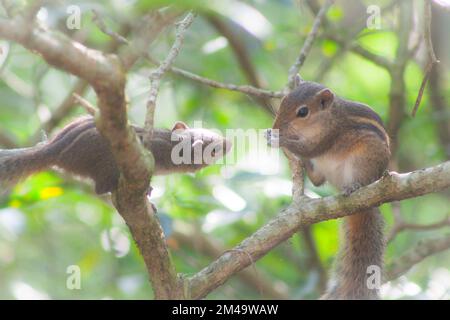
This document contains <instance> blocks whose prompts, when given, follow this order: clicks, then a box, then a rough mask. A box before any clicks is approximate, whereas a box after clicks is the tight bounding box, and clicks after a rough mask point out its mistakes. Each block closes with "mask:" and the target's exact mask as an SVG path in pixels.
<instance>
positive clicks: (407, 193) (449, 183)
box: [189, 161, 450, 299]
mask: <svg viewBox="0 0 450 320" xmlns="http://www.w3.org/2000/svg"><path fill="white" fill-rule="evenodd" d="M448 187H450V161H448V162H445V163H442V164H440V165H437V166H434V167H430V168H426V169H421V170H417V171H413V172H409V173H404V174H395V173H392V174H391V175H389V176H385V177H384V178H382V179H380V180H378V181H377V182H375V183H372V184H370V185H369V186H366V187H363V188H361V189H360V190H357V191H355V192H354V193H353V194H351V195H350V196H348V197H345V196H343V195H338V196H334V197H326V198H320V199H309V198H305V197H304V198H303V200H302V201H301V203H296V202H293V203H292V204H291V205H289V206H288V207H287V208H286V209H285V210H283V211H281V212H280V213H279V214H278V216H277V217H275V218H274V219H272V220H271V221H269V222H268V223H267V224H266V225H265V226H263V227H262V228H261V229H259V230H258V231H257V232H255V233H254V234H253V235H252V236H250V237H248V238H247V239H245V240H244V241H242V242H241V243H240V244H239V245H238V246H236V247H235V250H240V251H245V252H247V253H248V254H249V255H250V256H251V258H252V259H253V261H256V260H258V259H260V258H261V257H262V256H264V255H265V254H266V253H267V252H269V251H270V250H271V249H273V248H274V247H276V246H277V245H279V244H280V243H281V242H283V241H285V240H287V239H288V238H289V237H291V236H292V235H293V234H294V233H295V232H297V231H298V229H299V228H300V227H302V226H306V225H309V224H312V223H317V222H320V221H325V220H330V219H336V218H341V217H344V216H347V215H350V214H353V213H356V212H362V211H363V210H365V209H368V208H371V207H376V206H379V205H380V204H382V203H386V202H392V201H397V200H403V199H408V198H413V197H418V196H421V195H424V194H427V193H431V192H436V191H439V190H443V189H445V188H448ZM249 264H250V262H249V258H248V257H247V256H245V255H242V254H240V253H238V252H236V251H234V250H231V251H228V252H226V253H224V254H223V255H222V256H221V257H219V258H218V259H217V260H215V261H214V262H212V263H211V264H210V265H209V266H208V267H206V268H204V269H203V270H201V271H200V272H198V273H197V274H196V275H194V276H192V277H191V278H189V288H190V291H191V295H190V296H191V297H192V298H194V299H199V298H203V297H205V296H206V295H207V294H208V293H209V292H210V291H211V290H213V289H214V288H216V287H218V286H220V285H221V284H223V283H224V282H225V281H226V280H227V279H228V278H229V277H231V276H232V275H234V274H235V273H236V272H238V271H240V270H242V269H243V268H245V267H247V266H248V265H249Z"/></svg>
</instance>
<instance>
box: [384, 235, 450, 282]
mask: <svg viewBox="0 0 450 320" xmlns="http://www.w3.org/2000/svg"><path fill="white" fill-rule="evenodd" d="M449 248H450V235H444V236H442V237H440V238H432V239H425V240H422V241H420V242H419V243H418V244H417V245H416V246H415V247H413V248H412V249H410V250H409V251H408V252H406V253H405V254H404V255H403V256H401V257H400V258H398V259H396V260H395V261H394V262H392V263H391V264H390V265H388V267H387V268H386V269H387V271H386V275H387V276H386V280H387V281H390V280H393V279H396V278H398V277H399V276H401V275H402V274H405V273H406V272H407V271H408V270H409V269H411V268H412V267H413V266H415V265H416V264H417V263H419V262H421V261H422V260H424V259H425V258H427V257H429V256H431V255H433V254H436V253H439V252H442V251H445V250H448V249H449Z"/></svg>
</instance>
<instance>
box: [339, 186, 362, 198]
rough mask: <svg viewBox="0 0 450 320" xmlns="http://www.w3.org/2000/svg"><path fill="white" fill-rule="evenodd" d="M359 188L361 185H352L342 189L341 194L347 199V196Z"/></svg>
mask: <svg viewBox="0 0 450 320" xmlns="http://www.w3.org/2000/svg"><path fill="white" fill-rule="evenodd" d="M361 187H362V185H361V184H360V183H354V184H352V185H350V186H347V187H344V189H343V191H342V194H343V195H344V196H345V197H348V196H349V195H351V194H352V193H353V192H355V191H356V190H358V189H359V188H361Z"/></svg>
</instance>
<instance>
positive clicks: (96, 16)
mask: <svg viewBox="0 0 450 320" xmlns="http://www.w3.org/2000/svg"><path fill="white" fill-rule="evenodd" d="M92 14H93V15H94V16H93V17H92V21H93V22H94V23H95V24H96V25H97V27H98V28H99V29H100V30H101V31H102V32H103V33H105V34H107V35H108V36H110V37H111V38H113V39H114V40H116V41H117V42H118V43H122V44H129V41H128V40H127V39H126V38H125V37H123V36H121V35H120V34H118V33H117V32H115V31H114V30H112V29H110V28H108V26H107V25H106V23H105V21H103V18H102V17H101V16H100V14H99V13H98V12H97V10H95V9H92Z"/></svg>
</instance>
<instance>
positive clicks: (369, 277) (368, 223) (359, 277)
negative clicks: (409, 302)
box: [322, 208, 385, 300]
mask: <svg viewBox="0 0 450 320" xmlns="http://www.w3.org/2000/svg"><path fill="white" fill-rule="evenodd" d="M383 226H384V223H383V217H382V216H381V213H380V211H379V209H378V208H371V209H369V210H367V211H365V212H361V213H357V214H354V215H352V216H348V217H346V218H345V221H344V230H343V231H344V232H343V235H344V237H345V240H344V244H343V246H342V247H341V249H340V251H339V254H338V258H337V260H336V268H335V275H334V280H333V282H332V284H331V286H330V289H329V291H328V292H327V293H326V294H325V295H324V296H323V297H322V299H346V300H347V299H379V286H380V285H381V282H382V270H383V254H384V247H385V243H384V236H383Z"/></svg>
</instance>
